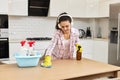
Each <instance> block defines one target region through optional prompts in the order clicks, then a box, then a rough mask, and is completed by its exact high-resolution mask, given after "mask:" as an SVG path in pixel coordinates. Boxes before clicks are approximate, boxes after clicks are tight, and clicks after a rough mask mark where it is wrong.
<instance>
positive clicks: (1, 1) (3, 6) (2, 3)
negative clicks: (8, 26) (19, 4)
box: [0, 0, 8, 14]
mask: <svg viewBox="0 0 120 80" xmlns="http://www.w3.org/2000/svg"><path fill="white" fill-rule="evenodd" d="M0 14H8V0H0Z"/></svg>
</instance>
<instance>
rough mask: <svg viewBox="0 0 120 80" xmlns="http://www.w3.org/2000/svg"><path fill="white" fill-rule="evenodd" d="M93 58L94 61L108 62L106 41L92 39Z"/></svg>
mask: <svg viewBox="0 0 120 80" xmlns="http://www.w3.org/2000/svg"><path fill="white" fill-rule="evenodd" d="M93 59H94V60H96V61H100V62H104V63H108V41H107V40H94V41H93Z"/></svg>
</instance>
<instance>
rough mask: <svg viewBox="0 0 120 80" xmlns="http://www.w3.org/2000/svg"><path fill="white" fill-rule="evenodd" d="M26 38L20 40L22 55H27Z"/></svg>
mask: <svg viewBox="0 0 120 80" xmlns="http://www.w3.org/2000/svg"><path fill="white" fill-rule="evenodd" d="M25 43H26V40H23V41H21V42H20V44H21V49H20V55H22V56H26V54H27V48H26V47H25Z"/></svg>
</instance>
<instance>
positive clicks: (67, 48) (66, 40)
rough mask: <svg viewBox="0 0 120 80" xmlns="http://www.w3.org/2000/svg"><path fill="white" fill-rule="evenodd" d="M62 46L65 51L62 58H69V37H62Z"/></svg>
mask: <svg viewBox="0 0 120 80" xmlns="http://www.w3.org/2000/svg"><path fill="white" fill-rule="evenodd" d="M63 43H64V46H65V51H64V54H63V58H69V57H70V56H69V53H70V39H64V40H63Z"/></svg>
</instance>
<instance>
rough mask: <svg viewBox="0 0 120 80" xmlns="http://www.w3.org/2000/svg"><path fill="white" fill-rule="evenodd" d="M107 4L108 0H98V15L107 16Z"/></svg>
mask: <svg viewBox="0 0 120 80" xmlns="http://www.w3.org/2000/svg"><path fill="white" fill-rule="evenodd" d="M109 4H110V0H100V1H99V16H100V17H109V7H110V6H109Z"/></svg>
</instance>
